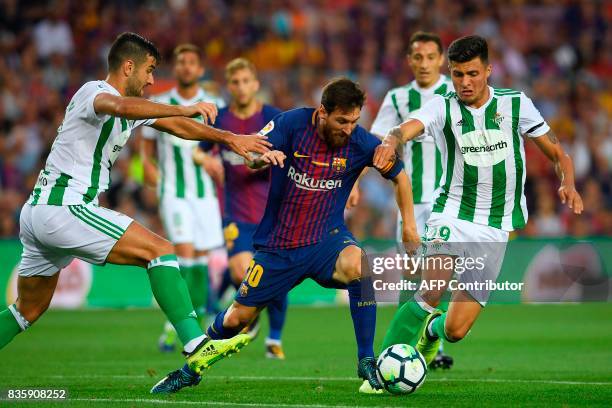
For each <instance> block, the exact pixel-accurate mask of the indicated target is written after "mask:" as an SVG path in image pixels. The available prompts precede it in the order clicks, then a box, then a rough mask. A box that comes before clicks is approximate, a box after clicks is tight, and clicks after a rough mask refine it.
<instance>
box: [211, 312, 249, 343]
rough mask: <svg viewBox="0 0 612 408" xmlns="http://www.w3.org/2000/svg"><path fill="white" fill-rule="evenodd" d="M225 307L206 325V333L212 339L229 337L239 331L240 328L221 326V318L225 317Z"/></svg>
mask: <svg viewBox="0 0 612 408" xmlns="http://www.w3.org/2000/svg"><path fill="white" fill-rule="evenodd" d="M226 312H227V309H225V310H224V311H222V312H220V313H218V314H217V317H215V321H214V322H213V323H212V324H211V325H210V326H208V329H207V330H206V334H207V335H208V337H210V338H211V339H213V340H219V339H229V338H232V337H234V336H235V335H237V334H238V333H240V331H241V330H242V328H236V329H230V328H227V327H224V326H223V319H224V318H225V313H226Z"/></svg>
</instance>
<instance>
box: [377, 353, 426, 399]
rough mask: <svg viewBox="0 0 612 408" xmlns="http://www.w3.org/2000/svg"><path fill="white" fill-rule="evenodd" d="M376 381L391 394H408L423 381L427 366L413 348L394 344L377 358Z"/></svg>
mask: <svg viewBox="0 0 612 408" xmlns="http://www.w3.org/2000/svg"><path fill="white" fill-rule="evenodd" d="M377 366H378V367H377V368H376V375H377V376H378V381H380V383H381V384H382V385H383V386H384V387H385V389H386V390H387V391H389V392H390V393H391V394H410V393H412V392H414V391H416V389H417V388H419V387H420V386H421V384H423V382H424V381H425V376H426V375H427V364H425V359H424V358H423V356H422V355H421V353H419V352H418V351H417V350H415V348H414V347H412V346H409V345H408V344H394V345H392V346H391V347H388V348H386V349H385V350H384V351H383V352H382V353H381V354H380V356H379V357H378V363H377Z"/></svg>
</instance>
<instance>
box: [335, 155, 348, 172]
mask: <svg viewBox="0 0 612 408" xmlns="http://www.w3.org/2000/svg"><path fill="white" fill-rule="evenodd" d="M332 168H333V169H334V170H336V171H344V170H346V158H344V157H334V159H333V161H332Z"/></svg>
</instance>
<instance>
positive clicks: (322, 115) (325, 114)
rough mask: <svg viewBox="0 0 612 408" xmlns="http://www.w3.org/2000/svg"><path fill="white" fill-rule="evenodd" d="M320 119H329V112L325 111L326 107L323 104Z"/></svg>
mask: <svg viewBox="0 0 612 408" xmlns="http://www.w3.org/2000/svg"><path fill="white" fill-rule="evenodd" d="M318 110H319V117H320V118H323V119H326V118H327V110H325V106H323V105H322V104H321V105H319V109H318Z"/></svg>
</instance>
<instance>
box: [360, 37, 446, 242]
mask: <svg viewBox="0 0 612 408" xmlns="http://www.w3.org/2000/svg"><path fill="white" fill-rule="evenodd" d="M438 41H439V38H438V37H437V36H436V35H434V34H430V33H423V32H417V33H415V34H414V35H413V36H412V37H411V38H410V53H409V55H408V61H409V64H410V67H411V69H412V72H413V74H414V76H415V79H414V80H413V81H412V82H411V83H410V84H408V85H405V86H402V87H398V88H393V89H391V90H390V91H389V92H387V95H385V99H384V100H383V103H382V105H381V107H380V110H379V111H378V114H377V115H376V119H375V120H374V122H373V123H372V128H371V129H370V131H371V132H372V133H374V134H375V135H379V136H380V137H381V138H382V137H383V136H384V135H386V134H387V132H388V131H389V130H390V129H391V128H392V127H394V126H398V125H400V124H401V123H403V122H405V121H406V120H408V118H409V116H410V114H411V113H414V112H416V111H418V110H419V109H420V108H421V107H422V106H423V105H424V104H425V103H427V102H428V101H429V100H431V99H432V98H433V97H434V95H444V94H446V93H447V92H450V91H452V90H453V85H452V83H451V81H450V79H448V78H447V77H446V76H444V75H441V74H440V67H441V65H442V62H443V61H444V56H443V54H442V46H441V43H440V45H438V43H437V42H438ZM403 150H404V155H403V160H404V166H405V168H406V172H407V173H408V175H409V176H410V181H411V182H412V194H413V199H414V217H415V219H416V222H417V228H418V232H419V234H421V235H422V234H423V233H424V232H425V221H427V219H428V218H429V214H430V213H431V207H432V205H433V194H434V191H435V189H436V188H438V186H439V185H440V179H441V177H442V156H441V155H440V151H439V150H438V149H437V148H436V145H435V143H434V139H433V137H424V138H422V139H420V140H413V141H409V142H407V143H406V145H405V146H404V148H403ZM401 222H402V220H401V217H400V215H399V213H398V218H397V223H398V225H397V234H396V235H397V240H398V242H400V243H401V241H402V233H401V231H402V228H401Z"/></svg>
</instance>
